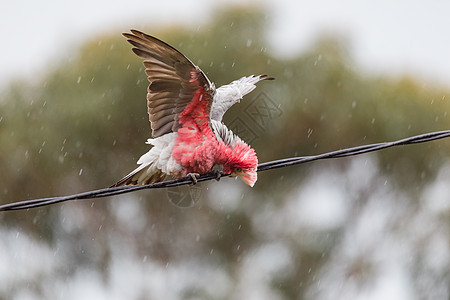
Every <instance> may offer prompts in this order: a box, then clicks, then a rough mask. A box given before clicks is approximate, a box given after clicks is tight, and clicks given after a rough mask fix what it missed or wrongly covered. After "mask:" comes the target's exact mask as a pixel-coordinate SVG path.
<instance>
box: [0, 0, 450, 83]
mask: <svg viewBox="0 0 450 300" xmlns="http://www.w3.org/2000/svg"><path fill="white" fill-rule="evenodd" d="M232 2H235V3H237V2H245V3H249V4H250V5H255V6H259V5H264V6H266V7H268V8H269V10H270V11H271V13H272V14H273V16H272V20H271V24H272V26H273V27H272V28H271V30H270V35H269V39H270V43H271V45H273V48H272V49H273V50H274V51H276V52H277V53H279V54H280V55H281V54H283V55H291V54H293V53H296V52H297V51H301V50H303V49H306V48H307V47H308V46H310V45H311V43H312V42H313V41H314V39H315V38H316V37H317V34H318V33H320V32H324V31H325V32H326V31H328V32H329V31H332V30H335V31H337V32H339V33H340V34H345V35H346V36H348V37H349V38H350V41H351V42H352V53H353V54H354V56H355V58H356V60H357V62H358V64H359V65H361V66H362V67H363V68H364V69H365V70H366V71H370V72H375V73H378V72H381V73H386V74H399V73H400V74H401V73H405V72H413V73H415V74H417V75H418V76H419V77H421V78H427V80H428V81H431V82H433V81H436V82H439V83H441V84H445V85H448V86H450V84H449V83H450V57H449V56H450V55H449V54H450V18H449V15H450V1H448V0H430V1H423V0H396V1H391V0H377V1H360V0H340V1H335V0H322V1H295V0H278V1H270V0H261V1H225V0H220V1H208V0H183V1H148V0H147V1H146V0H127V1H124V0H121V1H119V0H97V1H92V0H77V1H60V0H39V1H35V0H15V1H9V0H0V35H1V38H2V43H1V46H0V88H2V87H4V86H5V85H6V84H7V83H8V82H9V81H10V80H11V79H12V78H16V77H23V76H31V75H33V74H35V73H36V72H39V71H41V70H45V66H46V64H48V63H49V62H51V61H52V57H62V56H63V55H64V52H65V51H67V50H68V49H70V48H71V47H76V46H78V45H80V43H81V42H82V41H83V40H84V39H88V38H91V37H92V36H93V35H95V34H98V33H102V32H107V31H110V30H117V34H120V33H121V32H122V31H125V30H128V29H130V28H142V27H148V25H150V24H155V25H164V24H170V23H174V22H175V23H180V22H183V23H186V24H189V26H192V27H197V26H206V25H205V24H206V23H205V22H204V21H203V20H205V17H206V18H207V17H208V16H210V13H211V12H212V11H214V10H215V9H217V8H218V7H220V6H226V5H230V4H231V3H232Z"/></svg>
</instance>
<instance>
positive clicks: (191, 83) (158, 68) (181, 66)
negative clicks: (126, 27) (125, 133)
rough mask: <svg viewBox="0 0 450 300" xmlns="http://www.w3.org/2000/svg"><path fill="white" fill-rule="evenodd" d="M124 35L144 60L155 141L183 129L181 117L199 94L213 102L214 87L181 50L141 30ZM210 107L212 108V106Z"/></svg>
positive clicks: (150, 116)
mask: <svg viewBox="0 0 450 300" xmlns="http://www.w3.org/2000/svg"><path fill="white" fill-rule="evenodd" d="M123 36H125V37H126V38H127V39H128V42H129V43H130V44H132V45H133V46H134V47H135V48H133V49H132V50H133V52H134V53H135V54H136V55H138V56H139V57H141V58H143V59H144V66H145V73H146V74H147V76H148V80H149V81H150V85H149V87H148V94H147V106H148V114H149V119H150V124H151V128H152V136H153V138H157V137H159V136H162V135H164V134H166V133H170V132H176V131H177V129H178V128H180V127H181V124H180V123H179V115H180V113H181V112H183V111H184V110H185V108H186V106H187V105H188V104H189V103H190V102H191V101H192V100H193V97H194V95H196V94H197V93H199V92H200V93H202V96H204V97H203V98H204V99H205V100H206V101H210V102H211V101H212V99H213V96H214V93H215V88H214V86H213V85H212V84H211V82H210V81H209V80H208V78H207V77H206V75H205V74H204V73H203V72H202V70H200V68H199V67H197V66H196V65H194V64H193V63H192V62H191V61H190V60H189V59H188V58H187V57H186V56H184V55H183V54H181V53H180V52H179V51H178V50H176V49H175V48H173V47H172V46H170V45H168V44H166V43H165V42H163V41H161V40H159V39H157V38H155V37H153V36H150V35H147V34H145V33H143V32H140V31H138V30H131V33H124V34H123ZM208 105H209V108H210V106H211V103H209V104H208ZM208 114H209V110H208ZM208 118H209V116H208Z"/></svg>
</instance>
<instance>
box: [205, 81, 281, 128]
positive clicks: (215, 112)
mask: <svg viewBox="0 0 450 300" xmlns="http://www.w3.org/2000/svg"><path fill="white" fill-rule="evenodd" d="M274 79H275V78H273V77H268V76H267V75H257V76H255V75H250V76H247V77H242V78H240V79H237V80H235V81H232V82H231V83H230V84H227V85H223V86H221V87H219V88H218V89H217V91H216V94H215V96H214V101H213V104H212V106H211V114H210V115H211V119H212V120H216V121H221V120H222V118H223V115H224V114H225V113H226V112H227V110H228V109H230V107H231V106H233V105H234V104H236V103H237V102H238V101H239V100H241V99H242V98H243V97H244V96H245V95H247V94H248V93H250V92H251V91H253V90H254V89H255V88H256V85H255V84H256V83H258V82H259V81H261V80H274Z"/></svg>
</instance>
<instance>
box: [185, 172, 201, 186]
mask: <svg viewBox="0 0 450 300" xmlns="http://www.w3.org/2000/svg"><path fill="white" fill-rule="evenodd" d="M186 176H189V177H191V180H192V185H196V184H197V178H199V177H200V174H198V173H188V174H187V175H186Z"/></svg>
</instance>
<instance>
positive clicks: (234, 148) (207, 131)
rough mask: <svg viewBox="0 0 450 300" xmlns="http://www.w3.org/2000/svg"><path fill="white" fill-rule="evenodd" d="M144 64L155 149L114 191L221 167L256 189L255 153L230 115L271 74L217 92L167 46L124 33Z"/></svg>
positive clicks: (137, 33) (138, 34)
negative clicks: (232, 126) (232, 124)
mask: <svg viewBox="0 0 450 300" xmlns="http://www.w3.org/2000/svg"><path fill="white" fill-rule="evenodd" d="M123 35H124V36H125V37H126V38H127V40H128V42H129V43H130V44H132V45H133V46H134V48H132V50H133V52H134V53H135V54H136V55H138V56H139V57H141V58H143V59H144V66H145V73H146V74H147V76H148V80H149V82H150V85H149V86H148V93H147V106H148V114H149V119H150V124H151V129H152V137H153V138H151V139H148V141H147V144H150V145H152V146H153V147H152V148H151V149H150V151H148V152H147V153H145V154H144V155H142V156H141V158H140V159H139V160H138V162H137V163H138V164H139V165H140V166H139V167H138V168H137V169H135V170H134V171H132V172H131V173H130V174H128V175H127V176H125V177H124V178H123V179H121V180H120V181H119V182H117V183H116V184H115V185H113V186H123V185H138V184H149V183H154V182H158V181H163V180H164V179H165V178H166V176H168V175H169V176H172V177H173V178H179V177H184V176H188V175H189V176H191V177H192V178H193V181H194V183H195V179H196V176H198V175H199V174H204V173H208V172H211V171H213V170H216V172H217V170H218V169H220V168H221V170H222V172H223V173H224V174H229V175H231V176H233V177H234V176H239V177H240V178H241V179H242V180H243V181H244V182H245V183H247V184H248V185H250V186H253V185H254V184H255V182H256V180H257V173H256V168H257V165H258V158H257V157H256V153H255V150H254V149H252V148H251V147H250V146H249V145H248V144H246V143H245V142H244V141H243V140H242V139H240V138H239V137H238V136H237V135H235V134H234V133H233V132H232V131H231V130H229V129H228V128H227V127H226V126H225V125H224V124H223V123H222V117H223V115H224V114H225V112H226V111H227V110H228V109H229V108H230V107H231V106H232V105H233V104H235V103H237V102H239V101H240V100H241V99H242V97H244V96H245V95H246V94H248V93H250V92H251V91H253V90H254V89H255V88H256V86H255V84H256V83H257V82H259V81H261V80H272V79H273V78H271V77H268V76H267V75H258V76H254V75H251V76H248V77H242V78H240V79H238V80H235V81H233V82H231V83H230V84H228V85H224V86H221V87H219V88H217V89H216V88H215V86H214V84H213V83H211V82H210V81H209V79H208V78H207V77H206V75H205V73H203V72H202V70H200V68H199V67H197V66H196V65H195V64H193V63H192V62H191V61H190V60H189V59H188V58H187V57H186V56H184V55H183V54H181V53H180V52H179V51H178V50H176V49H175V48H173V47H172V46H170V45H168V44H166V43H165V42H163V41H161V40H159V39H157V38H155V37H153V36H150V35H147V34H145V33H143V32H140V31H137V30H131V33H124V34H123Z"/></svg>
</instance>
